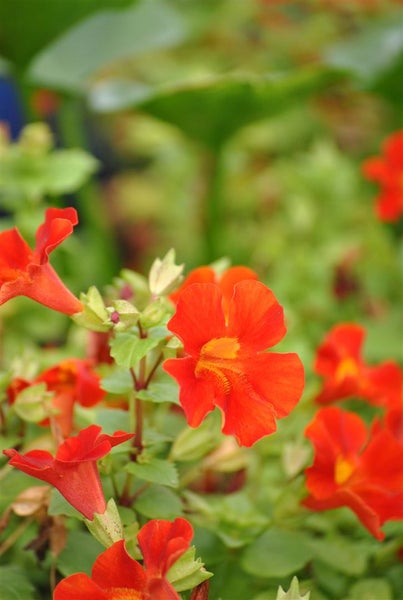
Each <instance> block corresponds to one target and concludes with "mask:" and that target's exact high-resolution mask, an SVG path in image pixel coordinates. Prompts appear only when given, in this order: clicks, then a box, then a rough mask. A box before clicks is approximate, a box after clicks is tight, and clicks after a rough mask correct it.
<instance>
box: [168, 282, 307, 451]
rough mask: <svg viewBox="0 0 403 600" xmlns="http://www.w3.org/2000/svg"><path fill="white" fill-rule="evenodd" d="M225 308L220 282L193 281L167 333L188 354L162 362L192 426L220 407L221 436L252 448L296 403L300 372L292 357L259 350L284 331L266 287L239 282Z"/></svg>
mask: <svg viewBox="0 0 403 600" xmlns="http://www.w3.org/2000/svg"><path fill="white" fill-rule="evenodd" d="M226 305H227V303H226V298H225V295H224V294H223V293H222V291H221V289H220V287H219V286H218V285H217V284H212V283H195V284H192V285H190V286H188V287H186V288H185V289H184V290H183V291H182V293H181V294H180V296H179V299H178V304H177V309H176V313H175V315H174V316H173V317H172V318H171V320H170V321H169V323H168V329H169V330H170V331H172V332H173V333H174V334H175V335H177V336H178V337H179V338H180V340H181V341H182V342H183V346H184V352H185V357H184V358H178V359H168V360H166V361H165V363H164V369H165V370H166V371H167V372H168V373H169V374H170V375H172V377H174V378H175V379H176V380H177V381H178V383H179V385H180V402H181V404H182V407H183V409H184V411H185V415H186V418H187V421H188V423H189V425H191V426H192V427H197V426H198V425H200V423H201V421H202V420H203V419H204V417H205V416H206V414H207V413H209V412H210V411H211V410H213V409H214V407H215V406H217V407H218V408H219V409H220V410H221V412H222V414H223V418H224V425H223V432H224V433H226V434H230V435H235V436H236V438H237V440H238V442H239V444H241V445H244V446H251V445H252V444H253V443H254V442H256V441H257V440H258V439H260V438H261V437H263V436H265V435H268V434H270V433H272V432H273V431H275V430H276V422H275V419H276V418H282V417H285V416H286V415H288V413H289V412H290V411H291V410H292V409H293V408H294V406H295V405H296V404H297V402H298V400H299V398H300V396H301V394H302V390H303V387H304V372H303V367H302V364H301V361H300V359H299V357H298V356H297V355H296V354H277V353H267V352H264V350H265V349H266V348H268V347H271V346H274V345H275V344H277V343H278V342H279V341H280V340H281V339H282V338H283V337H284V335H285V332H286V328H285V325H284V317H283V309H282V307H281V306H280V304H279V303H278V301H277V300H276V298H275V296H274V294H273V293H272V292H271V290H269V289H268V288H267V287H266V286H264V285H263V284H262V283H260V282H258V281H253V280H244V281H240V282H239V283H237V284H236V285H235V286H234V288H233V295H232V298H231V299H230V300H229V301H228V309H227V310H226Z"/></svg>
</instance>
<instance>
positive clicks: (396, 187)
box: [362, 129, 403, 221]
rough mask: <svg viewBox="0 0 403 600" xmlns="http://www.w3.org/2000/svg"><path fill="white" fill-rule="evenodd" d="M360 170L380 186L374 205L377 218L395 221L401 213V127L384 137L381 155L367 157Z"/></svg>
mask: <svg viewBox="0 0 403 600" xmlns="http://www.w3.org/2000/svg"><path fill="white" fill-rule="evenodd" d="M362 171H363V173H364V175H365V176H366V178H367V179H370V180H371V181H377V182H378V183H379V185H380V187H381V191H380V195H379V196H378V199H377V205H376V212H377V215H378V217H379V219H380V220H381V221H397V220H398V219H399V218H400V217H401V216H402V215H403V129H402V130H400V131H397V132H396V133H393V134H392V135H390V136H389V137H388V138H386V140H385V141H384V144H383V156H376V157H373V158H368V159H367V160H366V161H364V163H363V165H362Z"/></svg>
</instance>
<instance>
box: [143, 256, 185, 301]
mask: <svg viewBox="0 0 403 600" xmlns="http://www.w3.org/2000/svg"><path fill="white" fill-rule="evenodd" d="M183 269H184V265H183V264H182V265H176V264H175V250H173V249H172V248H171V250H169V252H167V253H166V255H165V256H164V258H163V259H162V260H161V259H160V258H156V259H155V261H154V262H153V264H152V265H151V269H150V273H149V276H148V285H149V287H150V291H151V293H152V295H153V296H165V295H166V294H169V292H171V291H172V290H173V289H174V288H175V287H176V286H177V285H178V283H179V282H180V280H181V277H182V273H183Z"/></svg>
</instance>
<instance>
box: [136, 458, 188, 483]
mask: <svg viewBox="0 0 403 600" xmlns="http://www.w3.org/2000/svg"><path fill="white" fill-rule="evenodd" d="M125 471H128V472H129V473H132V474H133V475H136V477H138V478H139V479H144V480H145V481H152V482H153V483H159V484H160V485H168V486H170V487H178V484H179V479H178V472H177V470H176V467H175V465H174V464H173V463H172V462H169V461H168V460H162V459H160V458H151V459H150V462H137V463H133V462H132V463H129V464H128V465H126V467H125Z"/></svg>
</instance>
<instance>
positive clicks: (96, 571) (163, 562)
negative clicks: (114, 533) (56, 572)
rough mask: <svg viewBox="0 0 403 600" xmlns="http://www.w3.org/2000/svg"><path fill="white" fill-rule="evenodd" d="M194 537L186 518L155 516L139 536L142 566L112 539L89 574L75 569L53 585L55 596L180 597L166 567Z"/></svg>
mask: <svg viewBox="0 0 403 600" xmlns="http://www.w3.org/2000/svg"><path fill="white" fill-rule="evenodd" d="M192 537H193V529H192V526H191V524H190V523H189V522H188V521H186V520H185V519H181V518H178V519H175V521H173V522H171V521H163V520H159V519H154V520H152V521H149V522H148V523H146V525H144V526H143V527H142V528H141V530H140V532H139V534H138V536H137V539H138V542H139V546H140V549H141V552H142V554H143V559H144V566H143V565H141V564H140V563H139V562H138V561H136V560H134V559H133V558H132V557H131V556H130V555H129V554H128V553H127V551H126V548H125V543H124V540H120V541H119V542H115V543H114V544H113V545H112V546H110V547H109V548H108V549H107V550H106V551H105V552H103V553H102V554H101V555H100V556H98V558H97V559H96V561H95V563H94V566H93V568H92V574H91V577H88V575H86V574H84V573H76V574H75V575H70V577H67V578H66V579H63V580H62V581H61V582H60V583H59V584H58V585H57V586H56V588H55V591H54V596H53V598H54V600H123V598H127V599H131V600H180V596H179V595H178V593H177V592H176V591H175V589H174V588H173V586H172V585H171V584H170V583H169V581H168V580H167V579H166V574H167V572H168V570H169V568H170V567H171V566H172V565H173V564H174V563H175V562H176V561H177V560H178V559H179V558H180V557H181V556H182V554H184V553H185V552H186V550H187V549H188V548H189V546H190V542H191V539H192Z"/></svg>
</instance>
